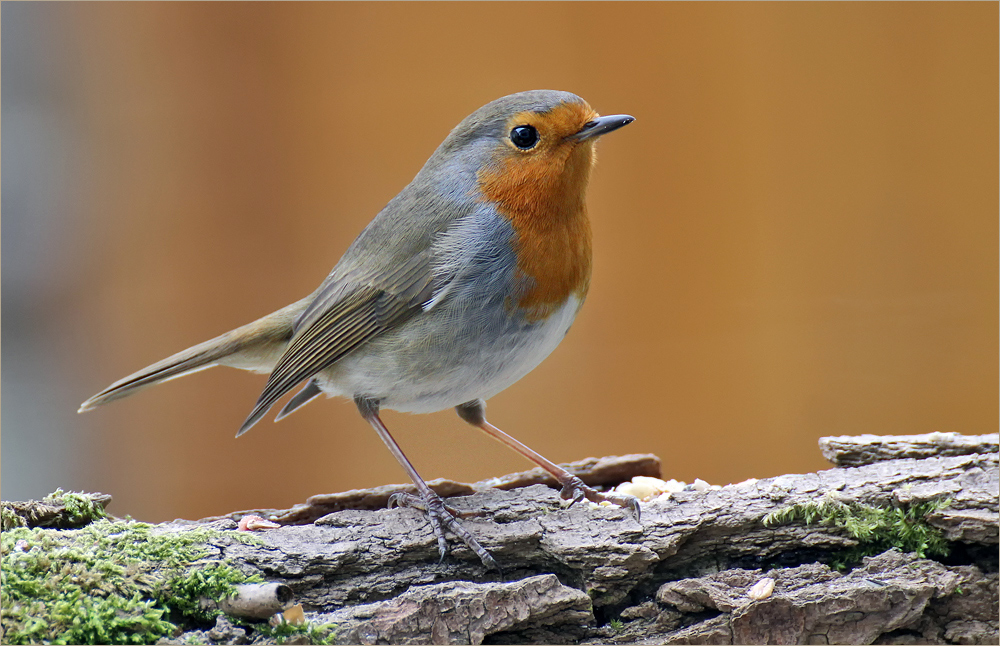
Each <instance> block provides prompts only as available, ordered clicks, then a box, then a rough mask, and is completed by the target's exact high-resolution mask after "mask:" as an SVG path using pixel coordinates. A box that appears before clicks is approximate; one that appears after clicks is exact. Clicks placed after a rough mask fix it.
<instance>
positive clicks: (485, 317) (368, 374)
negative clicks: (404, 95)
mask: <svg viewBox="0 0 1000 646" xmlns="http://www.w3.org/2000/svg"><path fill="white" fill-rule="evenodd" d="M581 304H582V302H581V300H580V299H579V298H577V297H575V296H571V297H570V298H569V300H568V301H567V302H566V303H565V304H564V305H563V306H562V307H560V308H559V309H558V310H556V311H555V312H553V313H552V314H551V315H550V316H549V317H548V318H546V319H545V320H543V321H539V322H537V323H532V324H528V323H524V322H521V323H515V322H512V321H510V318H509V316H508V314H507V313H506V311H504V310H502V309H501V308H491V309H495V310H497V311H484V310H483V309H482V308H481V309H472V308H470V309H467V310H461V311H455V309H454V308H448V307H441V308H435V309H433V310H430V311H427V312H423V313H421V314H419V315H417V316H416V317H415V318H414V319H411V321H409V322H407V323H406V324H405V325H404V326H403V327H402V328H400V330H399V331H398V332H392V333H387V334H384V335H383V336H380V337H378V338H376V339H373V340H372V341H371V342H369V343H367V344H365V345H364V346H363V347H362V348H359V349H358V351H356V352H354V353H352V354H350V355H348V356H346V357H344V358H343V359H341V360H340V361H339V362H337V364H335V365H334V366H332V367H331V368H329V369H327V370H325V371H323V372H322V373H320V374H319V375H317V378H318V380H319V382H320V387H321V388H322V389H323V391H324V392H326V393H327V394H328V395H340V396H345V397H354V396H355V395H363V396H366V397H373V398H376V399H378V400H379V401H380V406H381V407H382V408H389V409H392V410H398V411H403V412H410V413H431V412H435V411H439V410H444V409H446V408H451V407H454V406H458V405H459V404H464V403H465V402H468V401H472V400H474V399H488V398H490V397H492V396H493V395H495V394H497V393H499V392H500V391H502V390H504V389H505V388H507V387H508V386H510V385H511V384H513V383H514V382H516V381H518V380H519V379H521V377H523V376H525V375H526V374H528V373H529V372H531V370H533V369H534V368H535V366H537V365H538V364H539V363H541V362H542V360H543V359H545V357H547V356H549V354H551V353H552V351H553V350H555V349H556V346H557V345H559V342H560V341H562V339H563V337H564V336H565V335H566V332H567V331H568V330H569V327H570V325H571V324H572V323H573V320H574V319H575V318H576V314H577V312H578V311H579V309H580V306H581Z"/></svg>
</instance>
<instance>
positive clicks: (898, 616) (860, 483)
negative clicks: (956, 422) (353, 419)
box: [161, 435, 1000, 644]
mask: <svg viewBox="0 0 1000 646" xmlns="http://www.w3.org/2000/svg"><path fill="white" fill-rule="evenodd" d="M923 437H925V438H926V436H923ZM931 443H932V440H927V439H925V440H920V441H916V442H915V441H914V440H913V438H912V437H910V438H906V439H905V440H901V439H900V438H891V437H883V438H880V439H879V440H877V441H876V440H873V439H871V436H862V438H855V439H853V440H852V439H851V438H843V437H842V438H823V440H822V441H821V445H822V446H824V447H833V448H828V449H825V450H829V451H831V453H830V457H831V458H832V459H833V460H837V461H843V460H844V459H845V458H844V457H843V456H846V455H858V456H863V457H860V458H857V457H852V458H851V460H852V461H853V462H855V463H860V462H863V464H860V466H852V467H835V468H831V469H828V470H824V471H819V472H817V473H807V474H796V475H784V476H779V477H775V478H766V479H762V480H748V481H746V482H742V483H738V484H732V485H728V486H725V487H721V488H709V489H707V490H706V489H704V488H699V489H701V490H693V489H692V488H691V487H688V488H687V489H688V490H681V491H677V492H675V493H672V494H669V495H663V496H660V497H658V498H654V499H652V500H650V501H648V502H644V503H643V504H642V517H641V521H637V520H636V518H634V517H633V516H632V515H631V514H629V513H628V512H627V511H626V510H624V509H620V508H618V507H614V506H610V507H609V506H599V505H593V504H589V503H582V504H580V503H578V504H576V505H573V506H569V507H567V505H566V504H565V503H564V502H563V501H562V500H560V498H559V493H558V491H556V490H555V489H553V488H550V487H549V486H547V485H546V484H533V483H534V482H542V481H543V480H542V479H541V478H540V477H538V474H537V473H535V474H532V472H528V474H515V475H514V476H509V477H506V478H504V479H500V480H499V481H501V482H503V483H504V484H507V485H509V484H510V483H516V485H527V486H516V485H511V486H508V487H507V488H506V489H498V488H494V487H491V486H487V485H488V484H490V483H480V484H475V485H461V484H460V483H452V482H448V481H439V482H437V483H435V486H436V489H437V490H438V491H439V492H440V493H442V494H448V493H451V494H452V496H451V497H450V498H449V499H448V501H447V502H448V504H449V505H451V506H453V507H455V508H457V509H459V510H463V511H481V512H483V513H482V515H479V516H476V517H472V518H468V519H466V520H465V521H464V522H465V524H466V526H467V527H468V529H469V530H470V531H472V533H473V534H474V535H475V536H476V537H477V538H478V539H479V541H480V542H481V543H482V544H483V545H484V546H485V547H486V548H487V549H488V550H489V551H490V552H491V553H492V554H493V556H494V557H495V558H496V560H497V561H498V562H499V563H500V565H501V567H502V568H503V570H504V571H503V573H502V574H500V573H497V572H495V571H489V570H486V569H485V568H484V567H483V565H482V564H481V563H480V561H479V559H478V558H477V557H476V556H475V555H474V554H473V553H472V552H471V551H470V550H468V549H467V548H466V547H465V546H464V545H462V544H461V543H458V542H452V543H451V546H452V551H451V553H450V554H449V555H448V556H447V557H446V558H445V559H444V560H443V561H439V559H438V555H437V547H436V542H435V539H434V535H433V533H432V532H431V529H430V527H429V526H428V524H427V523H426V522H425V520H424V518H423V516H422V515H421V513H420V512H418V511H416V510H412V509H385V508H376V507H379V506H382V505H384V502H385V500H386V499H387V498H388V496H389V495H391V493H392V492H393V491H396V490H400V489H402V490H405V489H406V488H405V487H382V488H379V489H376V490H365V491H355V492H348V493H346V494H334V495H331V496H317V497H314V498H313V499H310V501H309V502H307V503H306V504H305V505H300V506H297V507H296V508H293V509H292V510H280V511H279V510H256V511H255V512H254V513H256V514H259V515H261V516H264V517H265V518H269V519H270V520H275V521H277V522H280V523H283V524H285V525H284V526H282V527H280V528H276V529H267V530H263V531H258V532H255V533H254V535H255V536H256V537H257V538H259V539H260V543H261V544H260V545H248V544H245V543H244V542H240V541H238V540H236V539H235V537H234V538H233V539H232V540H229V539H228V538H226V537H225V536H224V537H223V538H221V539H219V540H218V541H217V542H216V543H214V546H215V547H216V548H217V549H218V550H219V558H224V559H227V560H229V561H230V562H231V563H234V564H237V565H238V567H240V568H241V569H243V570H244V571H246V572H247V573H259V574H261V575H262V576H263V577H264V578H265V580H266V581H268V582H274V583H280V584H283V585H286V586H288V588H290V589H291V591H292V593H293V596H294V600H293V601H292V603H297V604H301V605H302V607H303V609H304V610H305V611H306V616H307V618H308V619H309V620H310V621H312V622H313V623H314V624H316V625H320V624H336V626H337V627H336V629H335V631H334V632H332V633H331V635H332V637H333V638H334V639H335V640H336V641H337V642H338V643H475V644H478V643H572V644H577V643H621V644H626V643H669V644H683V643H704V644H716V643H718V644H730V643H776V644H805V643H830V644H834V643H844V644H846V643H851V644H863V643H882V644H894V643H935V644H937V643H956V644H958V643H962V644H965V643H992V644H996V643H997V642H998V621H997V612H998V606H997V597H998V578H997V545H998V542H1000V525H998V496H1000V475H998V455H997V452H996V435H994V436H992V443H990V441H989V438H987V440H986V441H983V440H982V438H978V439H966V438H961V436H958V437H955V436H953V435H949V436H948V440H947V442H944V443H942V447H943V448H942V453H945V455H936V454H934V452H933V450H932V448H931V447H930V445H931ZM959 445H960V446H962V447H970V446H971V447H974V448H975V449H976V450H969V449H967V448H963V449H962V450H960V451H957V453H958V454H954V453H956V451H955V450H954V447H955V446H959ZM900 446H906V447H910V448H906V449H899V448H897V447H900ZM913 446H918V449H913V448H912V447H913ZM852 447H854V448H852ZM856 447H863V448H856ZM870 447H879V448H876V449H872V448H870ZM978 447H986V448H987V449H988V450H987V451H985V452H976V451H977V450H978ZM902 455H906V456H907V457H899V456H902ZM865 456H867V457H865ZM909 456H915V457H909ZM575 470H576V471H577V472H578V473H580V474H581V475H582V477H584V480H586V481H589V482H591V483H597V481H600V484H604V485H609V484H614V482H615V481H620V480H626V479H629V478H631V477H632V476H634V475H645V476H650V475H658V474H656V473H655V472H656V471H658V461H657V460H655V458H653V457H652V456H625V457H623V458H602V459H601V460H590V461H585V462H584V463H580V464H577V465H576V466H575ZM611 473H613V474H615V475H614V477H611V476H609V474H611ZM454 494H458V495H454ZM352 506H353V507H357V508H351V507H352ZM248 513H250V512H236V513H234V514H231V515H230V516H229V517H222V518H212V519H204V520H203V521H197V522H196V523H171V524H165V525H163V526H162V527H161V529H162V530H163V531H172V532H184V531H187V530H189V529H190V527H191V525H192V524H199V525H203V526H204V525H207V526H210V527H213V528H216V529H221V530H224V531H226V532H230V531H231V532H232V534H230V535H233V534H235V533H236V528H237V520H239V518H241V517H242V516H244V515H246V514H248ZM838 514H839V515H838ZM866 514H867V515H866ZM810 516H812V517H811V518H810ZM876 517H877V518H884V519H888V520H889V521H890V523H889V524H890V525H892V527H894V528H895V529H896V530H899V531H900V532H901V534H900V535H901V536H904V537H911V538H912V537H917V539H915V540H916V542H915V543H912V542H911V543H900V545H902V546H903V547H904V549H911V550H913V551H901V550H900V549H898V548H892V546H893V544H894V543H893V541H895V540H897V539H898V537H897V538H893V537H892V536H890V535H889V534H885V535H883V534H881V533H880V532H882V531H883V530H882V529H877V530H873V535H871V536H865V535H859V532H861V533H862V534H863V533H864V531H865V530H864V528H863V527H862V528H861V529H859V528H858V526H856V521H857V519H859V518H876ZM845 518H851V519H854V520H845ZM765 519H767V521H768V522H765ZM809 520H811V521H812V522H807V521H809ZM852 522H855V525H852ZM294 523H300V524H294ZM870 529H871V528H870V527H869V530H870ZM925 538H926V541H925V547H926V549H925V547H920V545H921V543H920V541H921V540H924V539H925ZM899 540H902V539H899ZM933 540H938V541H940V544H941V545H946V546H947V548H948V550H947V551H948V554H947V555H943V554H938V555H934V554H932V551H933V549H932V542H933ZM907 546H908V547H907ZM915 546H916V547H915ZM875 548H877V549H875ZM866 550H867V552H866ZM922 552H924V553H922ZM865 553H867V554H868V555H867V556H863V557H862V556H861V555H862V554H865ZM852 559H853V560H852ZM837 566H839V568H838V567H837ZM250 638H251V637H249V636H248V635H247V632H246V630H245V629H244V628H239V627H234V626H232V625H231V624H230V623H229V622H228V621H227V620H226V619H225V618H220V619H219V621H218V623H217V625H216V626H215V628H213V629H212V630H211V631H200V632H199V633H198V634H195V633H194V632H192V633H188V634H185V635H182V636H180V637H178V638H177V640H176V641H177V642H178V643H182V642H185V641H186V640H192V639H200V640H209V641H212V642H213V643H244V642H245V641H246V640H248V639H250Z"/></svg>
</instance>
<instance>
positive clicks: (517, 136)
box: [510, 126, 538, 150]
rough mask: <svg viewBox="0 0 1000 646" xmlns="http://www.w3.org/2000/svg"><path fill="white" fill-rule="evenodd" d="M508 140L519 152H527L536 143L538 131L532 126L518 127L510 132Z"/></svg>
mask: <svg viewBox="0 0 1000 646" xmlns="http://www.w3.org/2000/svg"><path fill="white" fill-rule="evenodd" d="M510 140H511V141H513V142H514V145H515V146H517V147H518V148H520V149H521V150H528V149H529V148H532V147H534V145H535V144H537V143H538V131H537V130H535V129H534V128H533V127H532V126H518V127H516V128H514V129H513V130H511V131H510Z"/></svg>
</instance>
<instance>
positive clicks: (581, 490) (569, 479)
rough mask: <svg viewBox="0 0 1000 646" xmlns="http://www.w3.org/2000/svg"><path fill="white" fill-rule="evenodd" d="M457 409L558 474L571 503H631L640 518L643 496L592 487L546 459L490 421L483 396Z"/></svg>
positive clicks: (502, 440)
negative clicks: (640, 505) (640, 497)
mask: <svg viewBox="0 0 1000 646" xmlns="http://www.w3.org/2000/svg"><path fill="white" fill-rule="evenodd" d="M455 410H456V411H458V416H459V417H461V418H462V419H464V420H465V421H466V422H468V423H469V424H472V425H473V426H475V427H476V428H478V429H480V430H482V431H483V432H484V433H486V434H487V435H489V436H490V437H492V438H493V439H495V440H498V441H500V442H502V443H504V444H506V445H507V446H509V447H510V448H512V449H514V450H515V451H517V452H518V453H520V454H521V455H523V456H524V457H526V458H528V459H529V460H531V461H532V462H534V463H535V464H537V465H538V466H540V467H542V468H543V469H545V470H546V471H548V472H549V473H550V474H552V477H553V478H555V479H556V481H557V482H558V483H559V484H560V485H561V486H562V492H561V493H560V495H561V496H562V497H563V499H564V500H569V501H570V504H573V503H575V502H579V501H581V500H583V499H584V498H586V499H587V500H589V501H591V502H610V503H614V504H616V505H618V506H620V507H628V508H629V509H630V510H631V511H632V513H633V514H635V519H636V521H638V520H639V500H638V499H637V498H636V497H635V496H629V495H625V494H614V493H602V492H600V491H596V490H595V489H592V488H591V487H588V486H587V485H585V484H584V483H583V480H580V478H578V477H577V476H575V475H573V474H572V473H570V472H569V471H567V470H566V469H564V468H562V467H561V466H559V465H558V464H556V463H555V462H552V461H551V460H548V459H546V458H545V457H544V456H542V455H541V454H539V453H536V452H535V451H532V450H531V449H530V448H528V447H527V446H525V445H524V444H522V443H521V442H519V441H518V440H516V439H514V438H513V437H511V436H510V435H507V434H506V433H504V432H503V431H501V430H500V429H498V428H497V427H496V426H493V425H492V424H490V423H489V422H487V421H486V402H484V401H483V400H482V399H474V400H472V401H470V402H466V403H464V404H462V405H461V406H456V407H455Z"/></svg>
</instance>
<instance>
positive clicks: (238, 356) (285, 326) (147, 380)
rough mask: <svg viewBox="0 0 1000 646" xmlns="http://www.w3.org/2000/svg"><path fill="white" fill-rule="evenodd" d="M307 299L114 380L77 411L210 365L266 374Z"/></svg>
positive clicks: (289, 336) (285, 341)
mask: <svg viewBox="0 0 1000 646" xmlns="http://www.w3.org/2000/svg"><path fill="white" fill-rule="evenodd" d="M309 301H310V299H309V298H304V299H302V300H301V301H298V302H297V303H292V304H291V305H289V306H288V307H285V308H283V309H280V310H278V311H277V312H274V313H273V314H268V315H267V316H265V317H263V318H260V319H257V320H256V321H254V322H253V323H248V324H247V325H244V326H243V327H239V328H236V329H235V330H232V331H231V332H226V333H225V334H223V335H222V336H217V337H215V338H214V339H212V340H210V341H205V342H204V343H199V344H198V345H196V346H194V347H191V348H188V349H187V350H184V351H182V352H178V353H177V354H175V355H173V356H171V357H167V358H166V359H164V360H163V361H159V362H157V363H154V364H153V365H151V366H148V367H146V368H143V369H142V370H140V371H139V372H136V373H133V374H131V375H129V376H128V377H125V378H124V379H121V380H119V381H116V382H115V383H113V384H111V385H110V386H108V387H107V388H105V389H104V390H102V391H101V392H99V393H97V394H96V395H94V396H93V397H91V398H90V399H88V400H87V401H85V402H83V404H82V405H81V406H80V410H78V411H77V412H79V413H82V412H84V411H88V410H91V409H93V408H96V407H98V406H101V405H102V404H107V403H108V402H112V401H115V400H116V399H121V398H122V397H128V396H129V395H131V394H133V393H136V392H138V391H140V390H142V389H143V388H145V387H147V386H152V385H154V384H158V383H162V382H164V381H170V380H171V379H176V378H178V377H183V376H184V375H189V374H191V373H193V372H198V371H199V370H205V369H207V368H211V367H213V366H231V367H233V368H241V369H243V370H251V371H253V372H261V373H269V372H271V370H272V369H273V368H274V364H275V363H277V361H278V357H280V356H281V353H282V351H283V350H284V349H285V344H287V343H288V340H289V339H290V338H291V337H292V330H293V328H294V326H295V319H296V318H297V317H298V315H299V314H301V313H302V311H303V310H305V308H306V306H307V305H308V304H309Z"/></svg>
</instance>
